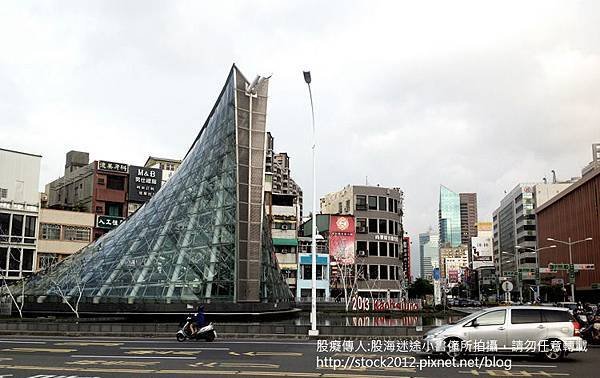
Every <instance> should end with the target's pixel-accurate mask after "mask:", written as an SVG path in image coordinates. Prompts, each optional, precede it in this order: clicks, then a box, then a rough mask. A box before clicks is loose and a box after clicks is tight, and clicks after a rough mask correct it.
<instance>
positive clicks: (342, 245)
mask: <svg viewBox="0 0 600 378" xmlns="http://www.w3.org/2000/svg"><path fill="white" fill-rule="evenodd" d="M355 239H356V238H355V223H354V217H353V216H349V215H332V216H330V217H329V255H330V256H331V258H332V260H334V261H336V262H337V263H338V264H342V265H348V264H354V261H355V250H354V244H355Z"/></svg>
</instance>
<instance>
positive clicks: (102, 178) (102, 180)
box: [98, 177, 104, 186]
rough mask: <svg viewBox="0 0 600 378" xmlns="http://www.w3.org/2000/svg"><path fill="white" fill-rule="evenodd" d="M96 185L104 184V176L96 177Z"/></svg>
mask: <svg viewBox="0 0 600 378" xmlns="http://www.w3.org/2000/svg"><path fill="white" fill-rule="evenodd" d="M98 185H102V186H104V177H98Z"/></svg>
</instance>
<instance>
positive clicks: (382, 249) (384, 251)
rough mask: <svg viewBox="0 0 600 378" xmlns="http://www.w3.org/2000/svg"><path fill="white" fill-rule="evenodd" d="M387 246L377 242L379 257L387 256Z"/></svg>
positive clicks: (384, 243)
mask: <svg viewBox="0 0 600 378" xmlns="http://www.w3.org/2000/svg"><path fill="white" fill-rule="evenodd" d="M387 247H388V245H387V243H386V242H379V256H381V257H387V255H388V248H387Z"/></svg>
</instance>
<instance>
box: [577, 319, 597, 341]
mask: <svg viewBox="0 0 600 378" xmlns="http://www.w3.org/2000/svg"><path fill="white" fill-rule="evenodd" d="M580 335H581V338H583V339H584V340H585V341H587V342H588V344H596V345H597V344H600V316H595V317H593V318H591V320H590V322H589V323H588V324H587V325H586V326H585V327H583V328H582V329H581V331H580Z"/></svg>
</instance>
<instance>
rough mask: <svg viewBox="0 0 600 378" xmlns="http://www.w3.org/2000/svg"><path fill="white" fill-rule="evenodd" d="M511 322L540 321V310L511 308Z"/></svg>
mask: <svg viewBox="0 0 600 378" xmlns="http://www.w3.org/2000/svg"><path fill="white" fill-rule="evenodd" d="M510 315H511V319H510V322H511V323H512V324H527V323H541V321H542V316H541V313H540V310H516V309H512V310H511V313H510Z"/></svg>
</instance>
